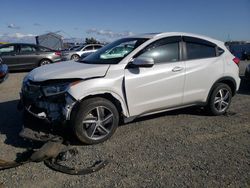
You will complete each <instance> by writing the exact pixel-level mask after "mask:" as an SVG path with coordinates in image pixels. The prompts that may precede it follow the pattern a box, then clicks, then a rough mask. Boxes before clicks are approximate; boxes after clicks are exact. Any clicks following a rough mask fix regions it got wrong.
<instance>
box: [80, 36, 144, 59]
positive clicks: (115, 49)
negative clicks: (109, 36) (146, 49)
mask: <svg viewBox="0 0 250 188" xmlns="http://www.w3.org/2000/svg"><path fill="white" fill-rule="evenodd" d="M147 40H148V39H145V38H124V39H119V40H117V41H115V42H112V43H110V44H108V45H107V46H104V47H102V48H101V49H100V50H98V51H97V52H95V53H93V54H91V55H89V56H87V57H85V58H83V59H80V62H83V63H88V64H117V63H119V62H120V61H121V60H122V59H123V58H124V57H126V56H127V55H128V54H129V53H131V52H132V51H133V50H134V49H136V48H137V47H138V46H140V45H141V44H142V43H144V42H145V41H147Z"/></svg>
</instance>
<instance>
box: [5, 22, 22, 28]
mask: <svg viewBox="0 0 250 188" xmlns="http://www.w3.org/2000/svg"><path fill="white" fill-rule="evenodd" d="M7 27H8V28H9V29H20V27H19V26H17V25H16V24H13V23H11V24H8V26H7Z"/></svg>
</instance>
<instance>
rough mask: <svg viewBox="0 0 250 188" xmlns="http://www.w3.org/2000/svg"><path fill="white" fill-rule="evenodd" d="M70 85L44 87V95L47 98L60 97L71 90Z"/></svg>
mask: <svg viewBox="0 0 250 188" xmlns="http://www.w3.org/2000/svg"><path fill="white" fill-rule="evenodd" d="M69 86H70V83H63V84H58V85H48V86H43V87H42V89H43V93H44V95H45V96H51V95H58V94H62V93H65V92H66V91H67V90H68V89H69Z"/></svg>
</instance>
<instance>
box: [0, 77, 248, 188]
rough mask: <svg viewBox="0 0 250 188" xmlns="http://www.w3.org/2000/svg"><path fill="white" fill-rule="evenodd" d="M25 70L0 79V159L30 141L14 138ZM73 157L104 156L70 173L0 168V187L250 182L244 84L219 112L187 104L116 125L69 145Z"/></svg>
mask: <svg viewBox="0 0 250 188" xmlns="http://www.w3.org/2000/svg"><path fill="white" fill-rule="evenodd" d="M25 74H26V73H11V74H10V76H9V78H8V80H7V81H6V82H5V83H3V84H1V85H0V91H1V92H0V148H1V150H0V158H1V159H6V160H14V159H15V157H16V153H19V152H22V151H24V150H25V148H27V147H29V146H31V143H29V142H27V141H24V140H22V139H21V138H19V137H18V133H19V131H20V130H21V115H20V113H19V112H18V111H17V110H16V105H17V102H18V98H19V96H18V92H19V90H20V86H21V81H22V79H23V77H24V75H25ZM75 147H76V148H77V149H78V151H79V155H78V156H76V158H75V161H74V163H75V162H76V161H77V164H80V165H81V164H90V162H94V161H95V160H98V159H109V160H110V161H111V162H110V164H109V165H108V166H106V167H105V168H104V169H102V170H100V171H99V172H96V173H93V174H89V175H86V176H70V175H65V174H61V173H58V172H55V171H53V170H50V169H48V168H47V167H46V166H45V165H44V164H43V163H30V164H26V165H24V166H21V167H17V168H15V169H10V170H5V171H1V173H0V187H1V188H2V187H46V188H47V187H53V188H54V187H83V186H84V187H250V82H247V81H245V80H243V81H242V84H241V88H240V91H239V94H238V95H236V96H235V97H234V98H233V101H232V105H231V107H230V109H229V113H228V115H227V116H220V117H212V116H207V115H206V113H204V111H202V110H201V109H199V108H187V109H183V110H176V111H172V112H167V113H161V114H158V115H154V116H150V117H147V118H142V119H139V120H137V121H135V122H133V123H130V124H126V125H122V126H120V127H119V128H118V129H117V131H116V133H115V135H114V136H113V137H112V138H111V139H109V140H108V141H106V142H104V143H102V144H98V145H95V146H79V145H78V146H75Z"/></svg>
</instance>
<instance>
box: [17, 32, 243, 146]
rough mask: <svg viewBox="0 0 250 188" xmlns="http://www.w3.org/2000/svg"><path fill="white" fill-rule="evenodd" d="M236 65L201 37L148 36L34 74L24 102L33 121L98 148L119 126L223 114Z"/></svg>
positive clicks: (26, 82) (28, 78)
mask: <svg viewBox="0 0 250 188" xmlns="http://www.w3.org/2000/svg"><path fill="white" fill-rule="evenodd" d="M238 63H239V60H238V59H237V58H235V57H234V56H233V55H232V54H231V53H230V52H229V51H228V49H227V48H226V47H225V45H224V43H223V42H220V41H217V40H214V39H211V38H208V37H205V36H199V35H194V34H188V33H177V32H175V33H158V34H145V35H141V36H135V37H129V38H123V39H119V40H117V41H115V42H113V43H111V44H109V45H107V46H104V47H103V48H101V49H100V50H99V51H97V52H95V53H94V54H92V55H90V56H88V57H87V58H85V59H82V60H80V61H78V62H62V63H58V64H52V65H47V66H42V67H39V68H36V69H34V70H33V71H31V72H30V73H29V74H28V75H27V76H26V77H25V78H24V81H23V86H22V91H21V101H22V103H23V106H24V108H25V111H26V112H28V113H29V114H31V115H32V116H34V117H37V118H39V119H43V120H46V121H47V122H50V123H52V124H53V123H55V122H57V123H58V122H59V123H60V124H62V123H63V122H66V125H68V126H70V127H71V128H72V130H73V132H74V135H75V136H76V137H77V138H78V139H79V140H80V141H81V142H83V143H87V144H96V143H100V142H103V141H105V140H107V139H108V138H109V137H110V136H111V135H112V134H113V133H114V132H115V130H116V128H117V126H118V124H119V122H120V121H121V120H122V121H124V122H129V121H132V120H133V119H134V118H137V117H141V116H145V115H149V114H153V113H157V112H162V111H166V110H171V109H177V108H183V107H187V106H192V105H199V106H205V107H207V109H208V110H209V111H210V112H211V114H213V115H221V114H224V113H225V112H226V110H227V109H228V108H229V105H230V102H231V98H232V96H234V95H235V93H236V91H237V90H238V88H239V85H240V78H239V68H238V66H237V64H238Z"/></svg>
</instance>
